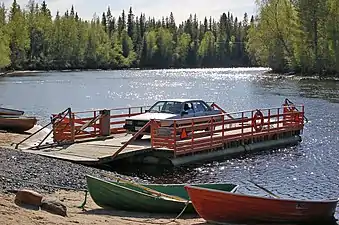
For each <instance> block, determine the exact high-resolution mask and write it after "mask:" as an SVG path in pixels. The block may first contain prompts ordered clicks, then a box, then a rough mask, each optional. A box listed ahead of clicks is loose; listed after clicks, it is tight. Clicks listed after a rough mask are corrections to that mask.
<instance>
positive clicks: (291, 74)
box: [0, 67, 339, 80]
mask: <svg viewBox="0 0 339 225" xmlns="http://www.w3.org/2000/svg"><path fill="white" fill-rule="evenodd" d="M234 68H247V69H251V68H253V69H258V68H261V69H267V71H264V72H263V73H262V75H265V76H267V75H268V76H277V77H278V79H282V78H289V77H297V78H302V79H315V80H322V79H324V80H338V79H339V76H338V75H336V74H332V75H331V74H329V75H317V74H300V73H295V72H288V73H283V72H281V73H278V72H274V71H273V70H272V69H270V68H265V67H216V68H117V69H65V70H15V71H5V72H0V78H1V77H11V76H13V77H14V76H27V75H35V74H39V73H55V72H58V73H71V72H88V71H94V72H96V71H97V72H101V71H123V70H127V71H145V70H149V71H152V70H196V69H206V70H215V69H217V70H218V69H234Z"/></svg>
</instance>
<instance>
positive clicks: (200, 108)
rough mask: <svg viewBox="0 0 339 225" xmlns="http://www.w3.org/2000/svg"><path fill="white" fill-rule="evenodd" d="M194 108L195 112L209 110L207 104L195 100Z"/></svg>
mask: <svg viewBox="0 0 339 225" xmlns="http://www.w3.org/2000/svg"><path fill="white" fill-rule="evenodd" d="M193 108H194V111H195V113H201V112H205V111H207V110H208V108H207V107H206V105H204V104H203V103H202V102H193Z"/></svg>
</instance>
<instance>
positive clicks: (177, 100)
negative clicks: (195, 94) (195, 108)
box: [158, 98, 203, 102]
mask: <svg viewBox="0 0 339 225" xmlns="http://www.w3.org/2000/svg"><path fill="white" fill-rule="evenodd" d="M160 101H164V102H165V101H169V102H189V101H203V100H201V99H185V98H174V99H163V100H159V101H158V102H160Z"/></svg>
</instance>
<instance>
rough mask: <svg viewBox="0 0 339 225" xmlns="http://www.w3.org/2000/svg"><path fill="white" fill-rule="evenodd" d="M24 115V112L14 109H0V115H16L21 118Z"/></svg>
mask: <svg viewBox="0 0 339 225" xmlns="http://www.w3.org/2000/svg"><path fill="white" fill-rule="evenodd" d="M23 114H24V111H21V110H16V109H8V108H1V107H0V115H16V116H21V115H23Z"/></svg>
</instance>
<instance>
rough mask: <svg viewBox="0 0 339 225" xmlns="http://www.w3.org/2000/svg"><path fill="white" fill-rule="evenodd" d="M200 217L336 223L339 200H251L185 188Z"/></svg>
mask: <svg viewBox="0 0 339 225" xmlns="http://www.w3.org/2000/svg"><path fill="white" fill-rule="evenodd" d="M185 189H186V190H187V192H188V195H189V197H190V199H191V201H192V204H193V206H194V208H195V210H196V211H197V212H198V214H199V215H200V216H201V217H202V218H204V219H205V220H206V221H208V222H210V223H217V224H219V223H245V224H246V223H258V222H259V223H260V222H261V223H266V222H271V223H281V222H286V223H314V222H318V221H319V222H321V223H319V224H325V221H326V222H334V221H335V218H334V213H335V209H336V207H337V203H338V199H337V200H326V201H307V200H291V199H280V198H267V197H257V196H249V195H243V194H237V193H230V192H223V191H217V190H212V189H207V188H199V187H192V186H185Z"/></svg>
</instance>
